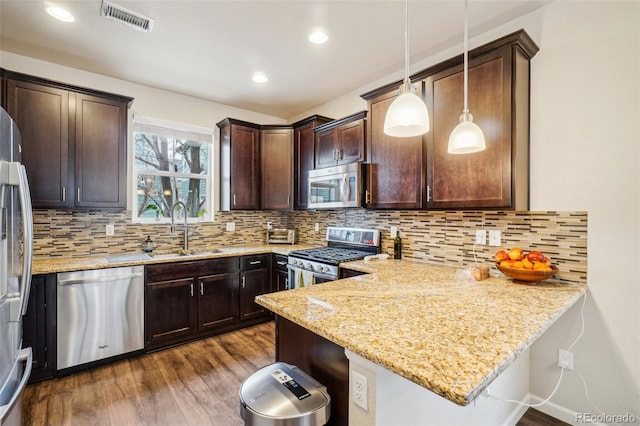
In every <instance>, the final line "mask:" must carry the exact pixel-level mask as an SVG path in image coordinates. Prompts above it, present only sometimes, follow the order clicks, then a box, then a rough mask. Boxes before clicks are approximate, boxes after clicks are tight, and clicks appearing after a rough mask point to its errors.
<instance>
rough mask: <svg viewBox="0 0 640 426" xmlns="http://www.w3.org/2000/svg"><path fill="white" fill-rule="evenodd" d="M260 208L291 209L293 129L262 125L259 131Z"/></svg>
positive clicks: (292, 195)
mask: <svg viewBox="0 0 640 426" xmlns="http://www.w3.org/2000/svg"><path fill="white" fill-rule="evenodd" d="M260 165H261V167H260V169H261V181H262V187H261V192H260V200H261V201H260V207H261V209H262V210H291V209H292V208H293V198H294V194H293V129H292V128H291V126H262V130H261V133H260Z"/></svg>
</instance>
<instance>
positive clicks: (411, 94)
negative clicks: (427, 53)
mask: <svg viewBox="0 0 640 426" xmlns="http://www.w3.org/2000/svg"><path fill="white" fill-rule="evenodd" d="M404 51H405V56H404V65H405V77H404V82H403V83H402V85H401V86H400V90H399V93H398V97H397V98H396V99H395V100H394V101H393V102H392V103H391V105H390V106H389V109H388V110H387V115H386V116H385V119H384V133H385V134H387V135H389V136H395V137H411V136H419V135H423V134H425V133H427V132H428V131H429V112H428V111H427V105H425V103H424V101H423V100H422V99H421V98H420V97H419V96H418V95H416V88H415V86H414V85H413V84H411V79H410V78H409V1H408V0H405V32H404Z"/></svg>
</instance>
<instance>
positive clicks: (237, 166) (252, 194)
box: [217, 118, 260, 211]
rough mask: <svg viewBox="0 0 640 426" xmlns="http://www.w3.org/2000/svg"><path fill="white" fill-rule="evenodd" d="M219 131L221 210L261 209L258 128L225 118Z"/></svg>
mask: <svg viewBox="0 0 640 426" xmlns="http://www.w3.org/2000/svg"><path fill="white" fill-rule="evenodd" d="M217 126H218V127H219V128H220V209H221V210H225V211H228V210H258V209H259V208H260V126H259V125H257V124H253V123H248V122H246V121H240V120H235V119H233V118H226V119H224V120H222V121H220V122H219V123H217Z"/></svg>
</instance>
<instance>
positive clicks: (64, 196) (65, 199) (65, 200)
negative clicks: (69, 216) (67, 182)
mask: <svg viewBox="0 0 640 426" xmlns="http://www.w3.org/2000/svg"><path fill="white" fill-rule="evenodd" d="M62 202H63V203H66V202H67V188H65V187H64V186H63V187H62Z"/></svg>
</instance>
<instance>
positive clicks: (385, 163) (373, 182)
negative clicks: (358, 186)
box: [366, 90, 425, 209]
mask: <svg viewBox="0 0 640 426" xmlns="http://www.w3.org/2000/svg"><path fill="white" fill-rule="evenodd" d="M396 95H397V91H395V90H394V91H393V92H391V93H389V94H386V95H381V96H380V97H378V98H376V99H373V100H371V101H370V102H369V112H370V116H369V120H367V121H368V123H369V124H368V125H369V131H368V134H367V138H368V143H369V146H368V150H369V151H368V157H369V161H368V162H369V167H368V169H369V170H368V179H367V191H368V194H367V197H366V198H367V201H366V206H367V207H368V208H378V209H418V208H422V206H423V194H424V190H423V189H424V171H423V162H424V158H423V155H424V152H425V151H424V148H423V138H422V136H416V137H410V138H396V137H391V136H387V135H386V134H385V133H384V119H385V116H386V114H387V109H389V106H390V105H391V103H392V102H393V101H394V99H395V97H396Z"/></svg>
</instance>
